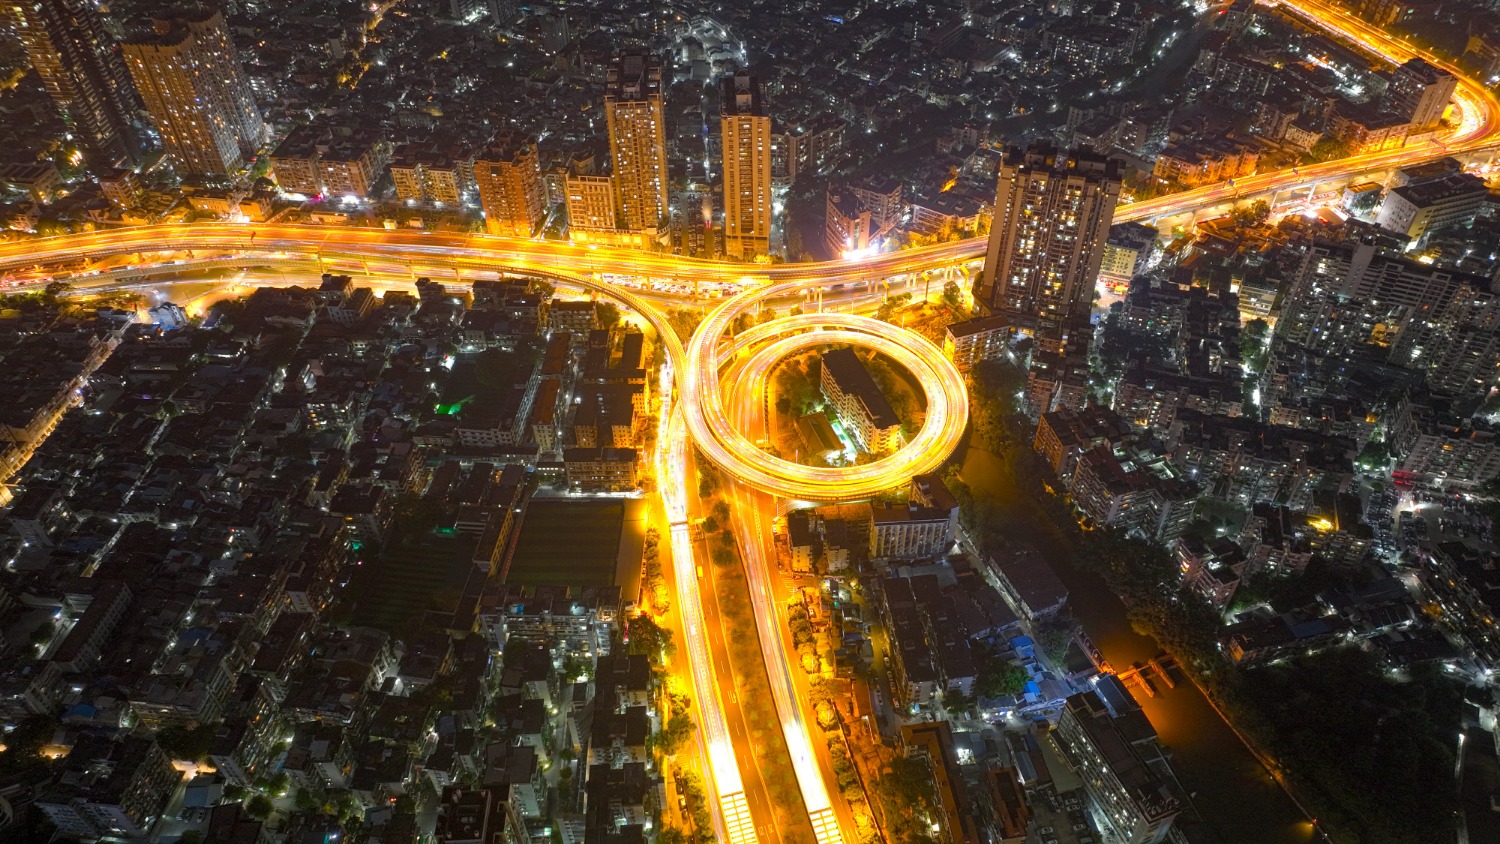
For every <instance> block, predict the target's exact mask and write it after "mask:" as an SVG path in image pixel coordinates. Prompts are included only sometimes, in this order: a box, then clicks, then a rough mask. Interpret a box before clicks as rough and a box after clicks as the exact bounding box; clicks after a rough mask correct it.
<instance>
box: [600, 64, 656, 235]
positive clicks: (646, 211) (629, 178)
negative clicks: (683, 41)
mask: <svg viewBox="0 0 1500 844" xmlns="http://www.w3.org/2000/svg"><path fill="white" fill-rule="evenodd" d="M604 118H605V122H606V124H607V125H608V128H609V155H610V160H611V162H612V164H613V166H614V173H613V178H614V183H615V197H616V200H617V202H618V203H619V208H620V220H619V222H620V225H621V226H622V227H623V228H625V229H629V230H630V231H634V232H642V231H656V230H659V229H660V228H661V226H662V224H663V221H664V220H665V218H666V216H667V128H666V118H665V115H664V112H663V108H662V66H661V61H660V60H658V59H657V58H656V57H655V56H653V55H651V54H649V53H643V52H631V53H624V54H621V55H619V56H616V57H615V58H614V61H613V62H611V64H610V66H609V74H608V79H607V87H606V90H605V94H604Z"/></svg>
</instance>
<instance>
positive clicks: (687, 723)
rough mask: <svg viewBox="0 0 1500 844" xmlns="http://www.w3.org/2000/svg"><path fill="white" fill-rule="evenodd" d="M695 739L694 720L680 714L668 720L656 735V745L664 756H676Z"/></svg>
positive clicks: (685, 714) (684, 714)
mask: <svg viewBox="0 0 1500 844" xmlns="http://www.w3.org/2000/svg"><path fill="white" fill-rule="evenodd" d="M692 737H693V719H692V716H690V715H688V714H687V713H685V712H683V713H678V714H676V715H673V716H671V717H670V718H668V719H667V723H665V724H663V725H662V728H661V731H660V732H658V733H657V734H656V737H655V740H654V744H655V746H656V749H657V750H660V751H661V752H662V755H664V756H675V755H677V751H679V750H681V749H682V748H683V746H684V745H686V744H687V742H688V739H690V738H692Z"/></svg>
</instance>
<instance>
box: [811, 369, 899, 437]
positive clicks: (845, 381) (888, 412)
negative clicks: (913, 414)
mask: <svg viewBox="0 0 1500 844" xmlns="http://www.w3.org/2000/svg"><path fill="white" fill-rule="evenodd" d="M822 370H823V372H822V381H821V387H822V391H823V396H824V398H826V399H827V400H828V403H829V404H830V405H832V406H833V409H834V412H835V413H837V414H838V417H839V421H840V422H841V423H843V425H844V427H845V428H846V429H847V430H848V431H849V433H851V434H853V435H854V439H855V440H856V441H858V442H859V444H860V446H861V447H862V448H863V449H864V450H865V451H868V452H870V453H871V454H880V453H883V452H887V451H894V450H896V449H897V448H899V447H900V446H901V443H902V442H903V441H904V440H903V437H902V434H901V420H900V419H899V418H898V417H897V416H896V411H895V410H894V409H893V408H892V407H891V403H890V400H889V399H887V398H886V396H885V393H882V392H881V391H880V385H878V384H876V383H875V378H874V376H872V375H870V370H869V369H867V368H866V367H865V364H864V361H862V360H860V359H859V356H858V355H856V354H855V353H854V350H853V349H850V348H847V347H846V348H842V349H833V350H831V351H828V352H824V353H823V355H822Z"/></svg>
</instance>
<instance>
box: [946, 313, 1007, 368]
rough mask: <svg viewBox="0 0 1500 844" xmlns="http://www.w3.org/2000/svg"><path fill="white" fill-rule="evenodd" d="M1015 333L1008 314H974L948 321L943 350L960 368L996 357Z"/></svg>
mask: <svg viewBox="0 0 1500 844" xmlns="http://www.w3.org/2000/svg"><path fill="white" fill-rule="evenodd" d="M1013 333H1014V328H1013V326H1012V325H1011V319H1010V317H1009V316H1008V315H1005V314H997V315H995V316H988V317H977V318H975V319H967V320H964V321H963V322H955V323H952V324H950V325H949V326H948V327H947V328H946V329H945V330H944V334H943V353H944V354H946V355H947V356H948V360H951V361H953V365H954V366H955V367H957V368H958V371H959V372H968V371H969V370H971V369H973V368H974V365H975V364H977V363H979V362H980V361H984V360H997V359H999V358H1000V357H1002V356H1004V355H1005V353H1006V352H1007V351H1008V350H1009V349H1010V339H1011V336H1012V335H1013Z"/></svg>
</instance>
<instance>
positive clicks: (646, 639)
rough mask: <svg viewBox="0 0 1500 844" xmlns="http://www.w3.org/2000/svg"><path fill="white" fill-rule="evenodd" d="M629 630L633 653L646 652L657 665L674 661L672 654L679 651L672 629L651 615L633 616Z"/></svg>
mask: <svg viewBox="0 0 1500 844" xmlns="http://www.w3.org/2000/svg"><path fill="white" fill-rule="evenodd" d="M629 630H630V652H631V653H633V654H645V655H646V656H647V657H649V658H650V660H651V663H652V664H653V665H655V666H657V667H661V666H662V665H665V664H666V663H668V662H671V661H672V655H673V654H674V653H676V652H677V646H676V645H675V644H674V643H673V641H672V631H670V630H668V629H666V628H665V627H662V626H661V625H659V624H657V623H656V621H655V620H654V619H652V618H651V616H649V615H638V616H635V617H633V618H631V619H630V627H629Z"/></svg>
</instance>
